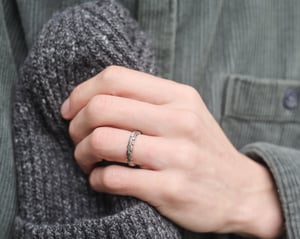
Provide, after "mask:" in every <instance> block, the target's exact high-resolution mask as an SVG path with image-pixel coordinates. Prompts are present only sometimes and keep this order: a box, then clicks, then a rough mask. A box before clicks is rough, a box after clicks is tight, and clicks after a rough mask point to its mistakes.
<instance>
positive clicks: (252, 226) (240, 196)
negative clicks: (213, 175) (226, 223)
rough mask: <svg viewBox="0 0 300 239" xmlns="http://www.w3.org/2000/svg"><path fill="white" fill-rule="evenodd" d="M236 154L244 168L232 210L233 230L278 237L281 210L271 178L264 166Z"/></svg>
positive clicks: (272, 237)
mask: <svg viewBox="0 0 300 239" xmlns="http://www.w3.org/2000/svg"><path fill="white" fill-rule="evenodd" d="M240 156H241V162H242V164H243V166H242V168H243V169H244V170H241V175H240V177H241V178H243V179H242V180H241V181H240V184H239V188H240V189H239V190H238V193H237V197H236V198H237V203H236V205H237V206H236V208H235V212H234V213H233V214H232V215H233V220H232V225H233V226H232V228H233V232H234V233H236V234H240V235H248V236H252V237H258V238H263V239H275V238H278V237H279V236H280V235H281V234H282V230H283V214H282V210H281V205H280V201H279V196H278V193H277V190H276V186H275V183H274V181H273V178H272V176H271V174H270V173H269V171H268V170H267V169H266V168H265V167H264V166H262V165H261V164H258V163H257V162H255V161H253V160H251V159H249V158H248V157H246V156H244V155H240ZM245 172H247V173H245ZM245 176H246V177H245Z"/></svg>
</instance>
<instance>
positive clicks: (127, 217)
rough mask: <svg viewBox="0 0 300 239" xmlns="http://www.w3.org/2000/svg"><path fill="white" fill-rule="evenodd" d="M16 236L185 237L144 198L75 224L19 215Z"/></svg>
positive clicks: (69, 238)
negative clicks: (33, 220) (36, 220)
mask: <svg viewBox="0 0 300 239" xmlns="http://www.w3.org/2000/svg"><path fill="white" fill-rule="evenodd" d="M15 223H16V231H15V236H16V238H21V237H22V238H63V239H67V238H68V239H71V238H72V239H74V238H83V239H84V238H103V239H105V238H116V239H117V238H132V239H135V238H145V239H146V238H157V239H159V238H169V239H173V238H181V235H180V232H179V230H178V229H176V228H175V227H174V225H173V224H172V223H171V222H169V221H167V220H166V219H165V218H164V217H162V216H161V215H159V214H158V213H157V212H156V210H155V209H153V208H151V207H149V206H148V205H146V204H145V203H143V202H141V203H139V204H137V205H135V206H133V207H131V208H127V209H125V210H124V211H121V212H119V213H118V214H115V215H108V216H106V217H102V218H96V219H80V220H78V221H75V222H74V223H72V224H58V223H56V224H33V223H30V222H28V221H25V220H23V219H22V218H20V217H17V218H16V221H15Z"/></svg>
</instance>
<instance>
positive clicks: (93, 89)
mask: <svg viewBox="0 0 300 239" xmlns="http://www.w3.org/2000/svg"><path fill="white" fill-rule="evenodd" d="M177 85H178V83H175V82H173V81H170V80H165V79H161V78H158V77H155V76H152V75H150V74H146V73H143V72H139V71H134V70H130V69H127V68H125V67H120V66H110V67H107V68H106V69H105V70H103V71H102V72H100V73H99V74H98V75H96V76H95V77H93V78H91V79H89V80H87V81H85V82H84V83H82V84H80V85H79V86H77V87H76V88H75V89H74V91H73V92H72V93H71V95H70V97H69V98H68V99H67V100H66V101H65V102H64V104H63V106H62V109H61V113H62V115H63V117H64V118H65V119H71V118H73V117H74V115H75V114H77V113H78V112H79V110H80V109H81V108H83V107H84V106H85V105H86V104H87V103H88V101H89V100H90V99H91V98H93V96H95V95H99V94H104V95H114V96H120V97H124V98H131V99H136V100H139V101H144V102H148V103H152V104H158V105H160V104H165V103H168V102H170V101H171V99H173V98H175V97H176V95H178V93H179V92H180V89H178V87H177Z"/></svg>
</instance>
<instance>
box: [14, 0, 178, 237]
mask: <svg viewBox="0 0 300 239" xmlns="http://www.w3.org/2000/svg"><path fill="white" fill-rule="evenodd" d="M112 64H115V65H123V66H127V67H129V68H134V69H137V70H141V71H145V72H149V73H155V72H156V69H155V64H154V57H153V54H152V52H151V51H150V49H149V44H148V42H147V40H146V37H145V35H144V34H143V32H141V31H140V30H139V28H138V26H137V23H136V22H135V21H134V20H132V19H131V18H130V17H129V14H128V12H127V11H126V10H124V9H123V8H122V7H121V6H120V5H118V4H117V3H115V1H109V0H103V1H98V2H94V3H86V4H83V5H79V6H76V7H73V8H69V9H67V10H66V11H64V12H62V13H59V14H56V15H55V16H54V17H53V18H52V19H51V20H50V21H49V22H48V23H47V24H46V25H45V27H44V28H43V30H42V32H41V34H40V36H39V37H38V39H37V42H36V43H35V44H34V47H33V49H32V50H31V52H30V54H29V56H28V58H27V59H26V61H25V64H24V66H23V68H22V71H21V78H20V81H19V82H18V84H17V90H16V100H15V109H14V133H15V138H14V143H15V161H16V169H17V179H18V200H19V202H18V203H19V204H18V216H17V219H16V223H15V237H17V238H172V239H173V238H180V237H181V235H180V233H179V230H178V229H177V227H175V226H174V225H173V224H172V223H171V222H169V221H168V220H166V219H165V218H164V217H162V216H161V215H159V214H158V212H157V211H156V210H155V209H154V208H152V207H151V206H149V205H148V204H146V203H144V202H141V201H139V200H137V199H134V198H130V197H120V196H112V195H105V194H101V193H96V192H93V191H92V190H91V189H90V187H89V185H88V179H87V176H86V175H84V174H83V173H82V172H81V170H80V169H79V167H78V166H77V164H76V162H75V160H74V158H73V150H74V146H73V144H72V142H71V140H70V138H69V136H68V124H67V122H65V121H64V120H63V119H62V118H61V116H60V112H59V109H60V106H61V104H62V102H63V100H64V99H65V98H66V97H67V96H68V95H69V93H70V92H71V90H72V89H73V88H74V87H75V86H76V85H78V84H79V83H80V82H82V81H84V80H87V79H88V78H90V77H91V76H93V75H95V74H96V73H98V72H100V71H101V70H102V69H104V68H105V67H106V66H108V65H112ZM99 114H101V112H99Z"/></svg>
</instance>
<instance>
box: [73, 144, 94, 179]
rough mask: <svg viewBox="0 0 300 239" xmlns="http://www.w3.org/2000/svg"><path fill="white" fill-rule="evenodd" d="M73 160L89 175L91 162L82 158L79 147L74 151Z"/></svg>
mask: <svg viewBox="0 0 300 239" xmlns="http://www.w3.org/2000/svg"><path fill="white" fill-rule="evenodd" d="M74 158H75V161H76V163H77V164H78V166H79V167H80V168H81V169H82V170H83V171H84V172H85V173H89V172H90V170H91V166H92V164H93V161H92V159H91V158H90V157H88V158H86V157H85V158H84V156H83V154H82V150H81V149H80V148H79V147H76V148H75V150H74Z"/></svg>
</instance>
